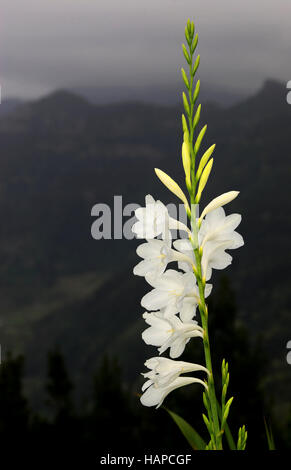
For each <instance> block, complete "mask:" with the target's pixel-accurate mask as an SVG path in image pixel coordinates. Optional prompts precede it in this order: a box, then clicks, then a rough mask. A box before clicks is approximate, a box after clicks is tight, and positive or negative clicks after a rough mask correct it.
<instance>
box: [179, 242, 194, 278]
mask: <svg viewBox="0 0 291 470" xmlns="http://www.w3.org/2000/svg"><path fill="white" fill-rule="evenodd" d="M173 245H174V247H175V248H176V250H178V251H179V252H180V253H183V254H184V255H186V256H187V257H188V258H189V260H191V263H190V262H185V261H184V260H183V261H179V262H178V267H179V269H182V271H185V272H192V271H193V269H192V265H193V264H194V266H196V260H195V255H194V251H193V246H192V245H191V242H190V240H186V239H181V240H175V241H174V243H173Z"/></svg>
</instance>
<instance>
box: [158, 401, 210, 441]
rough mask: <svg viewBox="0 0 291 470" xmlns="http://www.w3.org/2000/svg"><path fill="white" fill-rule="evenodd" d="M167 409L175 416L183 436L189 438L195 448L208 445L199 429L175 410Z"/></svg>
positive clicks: (174, 418)
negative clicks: (196, 429)
mask: <svg viewBox="0 0 291 470" xmlns="http://www.w3.org/2000/svg"><path fill="white" fill-rule="evenodd" d="M165 410H166V411H167V412H168V413H169V415H170V416H171V417H172V418H173V420H174V421H175V423H176V424H177V426H178V427H179V429H180V431H181V432H182V434H183V436H184V437H185V438H186V439H187V441H188V442H189V444H190V446H191V447H192V449H194V450H204V449H205V447H206V442H205V441H204V440H203V439H202V437H200V435H199V434H198V432H197V431H195V429H194V428H193V427H192V426H191V425H190V424H189V423H187V421H185V420H184V419H183V418H181V416H179V415H177V414H176V413H174V412H173V411H170V410H168V409H167V408H165Z"/></svg>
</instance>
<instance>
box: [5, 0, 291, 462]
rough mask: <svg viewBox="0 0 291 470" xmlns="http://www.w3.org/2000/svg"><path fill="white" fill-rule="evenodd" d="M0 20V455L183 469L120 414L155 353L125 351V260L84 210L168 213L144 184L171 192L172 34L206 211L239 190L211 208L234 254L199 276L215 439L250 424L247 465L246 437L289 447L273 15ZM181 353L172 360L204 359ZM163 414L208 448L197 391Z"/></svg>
mask: <svg viewBox="0 0 291 470" xmlns="http://www.w3.org/2000/svg"><path fill="white" fill-rule="evenodd" d="M0 13H1V15H0V16H1V32H0V83H1V92H2V93H1V94H2V101H1V104H0V213H1V224H0V276H1V282H0V307H1V308H0V342H1V350H2V364H1V367H0V435H1V442H2V443H3V442H4V443H5V444H6V446H7V448H9V447H12V448H15V445H20V444H25V446H24V447H25V452H27V453H28V455H31V454H30V452H31V449H35V448H36V447H37V448H39V449H42V450H44V451H45V450H47V449H49V450H50V453H53V452H54V451H55V450H56V451H57V452H62V453H63V454H64V456H65V457H66V458H67V459H68V457H69V456H72V455H73V457H74V458H75V457H76V452H77V451H76V450H72V449H77V448H78V449H79V450H81V453H82V456H83V458H84V457H85V456H88V458H89V459H93V460H94V459H97V458H98V456H100V455H105V454H106V453H107V452H109V453H113V454H114V453H115V454H116V455H121V453H123V455H133V454H134V452H136V453H140V454H143V453H144V452H145V450H146V449H150V450H157V451H159V452H163V453H167V451H169V452H170V451H173V449H174V450H175V451H178V450H181V449H182V450H185V452H187V451H189V448H188V445H187V443H186V442H184V440H183V438H182V437H181V436H180V434H179V431H178V430H177V429H176V427H175V424H174V423H173V422H172V421H171V419H170V417H169V416H168V415H167V414H166V412H165V410H163V409H160V410H157V411H156V410H153V409H143V408H142V407H141V405H140V403H139V398H138V396H137V394H138V393H140V386H141V383H142V380H141V378H140V372H142V371H144V366H143V363H144V362H145V360H146V359H147V358H148V357H150V356H151V355H153V354H156V351H155V350H154V349H151V348H149V347H148V346H145V345H144V344H143V342H142V340H141V332H142V331H143V329H144V328H145V325H144V321H143V320H142V318H141V314H142V309H141V307H140V299H141V297H142V296H143V295H144V293H145V292H147V290H148V287H147V285H146V283H145V282H144V280H143V279H140V278H135V277H134V276H133V274H132V268H133V266H134V265H135V264H136V263H137V262H138V259H137V255H136V253H135V248H136V246H137V244H138V243H137V242H136V241H126V240H117V241H116V240H94V239H93V238H92V236H91V225H92V224H93V222H94V220H95V218H94V217H92V216H91V209H92V207H93V206H94V205H95V204H97V203H106V204H108V205H109V206H111V207H112V208H113V197H114V195H122V197H123V204H124V205H125V204H127V203H130V202H134V203H138V204H141V205H143V204H144V196H145V195H146V194H148V193H150V194H152V195H153V196H154V198H161V199H162V200H163V201H164V202H165V203H166V204H167V203H170V202H175V201H174V199H173V198H172V197H171V195H170V193H168V192H167V191H166V190H164V189H163V188H162V187H161V184H160V183H159V182H158V181H157V180H156V178H155V176H154V173H153V168H154V167H159V168H162V169H164V170H165V171H166V172H167V173H169V174H170V175H175V179H177V180H178V181H179V182H180V183H181V185H182V184H183V174H182V170H181V167H182V165H181V158H180V148H181V141H182V132H181V112H182V106H181V93H182V89H183V86H182V79H181V78H180V68H181V66H184V61H183V55H182V52H181V43H182V42H183V41H184V38H183V33H184V26H185V23H186V20H187V18H188V17H189V18H191V19H193V20H194V22H195V24H196V29H197V32H198V34H199V46H198V52H199V53H200V54H201V57H202V59H201V65H200V68H199V70H198V75H197V78H200V79H201V82H202V85H201V102H202V113H201V121H200V122H201V125H204V124H205V123H207V124H208V131H207V138H206V139H205V141H204V148H202V150H204V149H205V148H206V146H207V147H209V146H210V145H211V144H212V143H214V142H215V143H216V144H217V148H216V151H215V166H214V172H213V175H212V178H211V179H210V181H209V185H208V190H207V197H205V199H204V201H203V205H204V204H206V203H207V202H208V201H209V200H210V199H211V198H212V197H214V196H216V195H218V194H220V193H222V192H225V191H228V190H232V189H239V190H240V191H241V194H240V196H239V198H238V199H237V200H236V201H234V202H233V203H232V205H231V207H229V208H228V209H227V210H228V211H231V212H236V211H238V212H240V213H241V214H242V216H243V222H242V224H241V226H240V230H239V231H240V233H242V234H243V236H244V239H245V246H244V247H243V248H242V249H240V250H238V252H235V253H234V254H233V255H234V261H233V265H232V266H231V267H229V268H228V269H227V270H225V271H224V272H223V273H219V272H216V273H215V276H214V278H213V282H214V285H215V288H214V291H213V294H212V296H211V299H210V306H209V310H210V312H211V318H210V335H211V338H212V348H213V353H214V365H215V368H216V371H217V373H219V370H220V364H221V360H222V358H223V357H225V358H226V359H227V360H228V361H229V363H230V371H231V385H230V391H231V393H232V394H235V401H234V404H233V408H232V418H231V419H230V424H231V425H232V426H233V428H234V429H235V430H237V429H238V426H239V425H241V424H246V425H247V427H248V431H249V436H250V439H249V448H250V449H252V448H254V447H255V446H256V445H257V440H258V439H259V446H260V448H261V449H262V450H264V449H267V442H266V438H265V435H264V433H265V432H264V417H265V418H266V419H267V421H268V422H269V423H271V424H272V428H273V432H274V435H275V442H276V444H277V447H278V448H281V449H287V448H289V449H290V448H291V406H290V405H291V403H290V392H291V365H290V364H288V362H287V354H288V348H287V342H288V341H289V340H291V316H290V313H291V312H290V298H291V294H290V281H291V274H290V261H291V259H290V258H291V255H290V246H289V243H290V234H291V226H290V210H291V202H290V201H291V199H290V177H291V163H290V139H291V106H290V105H289V104H288V103H287V93H288V90H287V88H286V85H287V82H288V81H289V80H290V79H291V70H290V63H291V61H290V58H291V57H290V54H291V53H290V43H291V27H290V26H291V5H290V3H289V2H286V1H284V0H278V1H277V2H276V4H275V3H274V2H271V1H266V0H265V1H264V2H263V1H262V0H258V1H257V2H256V3H255V4H254V3H253V2H251V1H245V2H243V3H238V2H231V0H222V1H220V2H215V1H205V0H203V1H202V0H201V1H193V0H179V1H178V0H159V1H156V0H147V2H136V1H133V0H123V1H122V2H120V1H118V0H106V1H105V0H98V1H95V2H93V1H91V0H90V1H89V0H83V1H82V2H74V1H73V0H51V1H50V2H48V1H44V0H42V1H36V0H27V1H26V2H25V3H23V2H21V1H20V0H15V1H14V2H13V3H11V2H9V1H8V0H2V3H1V9H0ZM127 219H129V217H124V221H126V220H127ZM112 229H113V220H112ZM192 343H193V344H192ZM192 343H191V344H190V345H189V346H188V348H187V350H186V353H185V356H183V359H184V360H190V361H192V362H195V360H194V359H196V360H197V361H198V360H201V361H202V360H203V359H202V351H201V350H200V349H199V345H198V344H196V343H195V341H193V342H192ZM166 405H167V406H168V407H169V408H170V409H172V410H173V411H176V412H178V413H180V414H181V415H182V416H184V417H187V419H188V421H189V422H191V424H193V425H194V426H195V427H196V428H197V429H199V430H200V431H201V433H204V432H205V430H204V429H203V425H202V419H201V413H202V408H203V404H202V397H201V390H200V389H199V390H198V389H196V388H195V387H192V388H191V387H189V388H188V389H186V390H180V391H177V392H175V393H173V394H172V396H169V397H168V399H167V401H166ZM189 410H190V411H189ZM161 429H162V430H163V432H161ZM235 432H237V431H235ZM133 449H134V451H133Z"/></svg>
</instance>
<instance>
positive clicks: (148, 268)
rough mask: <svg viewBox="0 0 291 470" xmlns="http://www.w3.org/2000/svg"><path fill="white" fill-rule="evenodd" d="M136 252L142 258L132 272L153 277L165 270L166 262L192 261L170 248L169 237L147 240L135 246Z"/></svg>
mask: <svg viewBox="0 0 291 470" xmlns="http://www.w3.org/2000/svg"><path fill="white" fill-rule="evenodd" d="M136 252H137V254H138V255H139V256H140V257H141V258H144V259H143V260H142V261H140V262H139V263H138V264H137V265H136V266H135V268H134V269H133V273H134V274H135V275H137V276H146V275H147V276H150V277H152V278H153V279H156V278H158V277H159V276H161V274H163V272H164V271H165V269H166V267H167V265H168V263H170V262H172V261H178V260H181V261H184V262H188V263H190V265H191V263H192V261H191V259H190V258H187V256H185V255H183V254H182V253H180V252H178V251H176V250H173V249H172V248H171V238H169V237H167V238H166V239H165V240H157V239H153V240H148V242H147V243H142V244H141V245H139V246H138V247H137V250H136Z"/></svg>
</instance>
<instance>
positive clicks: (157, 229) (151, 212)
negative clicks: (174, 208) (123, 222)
mask: <svg viewBox="0 0 291 470" xmlns="http://www.w3.org/2000/svg"><path fill="white" fill-rule="evenodd" d="M145 202H146V206H145V207H139V208H138V209H136V211H135V216H136V217H137V219H138V221H137V222H136V223H135V224H134V225H133V227H132V231H133V233H135V234H136V235H137V238H146V239H151V238H155V237H157V236H159V235H160V234H163V235H165V234H166V232H167V231H168V228H169V214H168V210H167V208H166V206H165V205H164V204H163V203H162V202H161V201H155V200H154V198H153V197H152V196H151V195H150V194H148V195H147V196H146V198H145Z"/></svg>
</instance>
